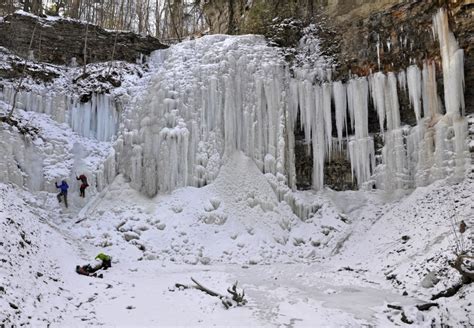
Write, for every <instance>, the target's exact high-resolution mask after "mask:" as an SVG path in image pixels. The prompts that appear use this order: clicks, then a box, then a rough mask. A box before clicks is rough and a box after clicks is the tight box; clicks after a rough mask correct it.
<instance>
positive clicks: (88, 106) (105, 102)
mask: <svg viewBox="0 0 474 328" xmlns="http://www.w3.org/2000/svg"><path fill="white" fill-rule="evenodd" d="M14 93H15V91H14V87H13V86H12V85H10V84H5V85H4V86H3V92H2V93H0V99H1V100H4V101H5V102H6V103H8V104H10V105H12V104H13V98H14ZM15 106H16V108H19V109H25V110H29V111H33V112H38V113H45V114H48V115H50V116H51V117H52V118H53V119H54V120H55V121H57V122H59V123H67V124H68V125H69V126H70V127H71V128H72V129H73V131H74V132H77V133H78V134H79V135H81V136H84V137H88V138H94V139H97V140H99V141H110V140H112V138H113V137H114V136H115V135H116V134H117V131H118V124H119V117H120V113H119V112H118V108H119V107H118V106H116V104H115V101H114V99H113V97H112V96H110V95H107V94H93V95H92V97H91V100H90V101H88V102H86V103H81V102H80V100H79V99H77V98H73V97H71V96H69V95H66V94H64V93H55V92H51V91H50V90H46V89H45V90H42V91H36V92H35V91H24V90H21V91H19V92H18V94H17V98H16V105H15Z"/></svg>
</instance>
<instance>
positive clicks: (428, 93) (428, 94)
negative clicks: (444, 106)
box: [422, 62, 440, 118]
mask: <svg viewBox="0 0 474 328" xmlns="http://www.w3.org/2000/svg"><path fill="white" fill-rule="evenodd" d="M422 75H423V90H422V93H423V113H424V116H425V117H426V118H434V117H436V116H437V115H438V114H440V113H439V102H438V91H437V87H436V69H435V65H434V63H432V62H431V63H428V62H425V63H424V64H423V73H422Z"/></svg>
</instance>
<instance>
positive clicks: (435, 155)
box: [115, 10, 467, 199]
mask: <svg viewBox="0 0 474 328" xmlns="http://www.w3.org/2000/svg"><path fill="white" fill-rule="evenodd" d="M433 25H434V32H435V35H436V37H437V38H438V39H439V42H440V45H441V49H442V59H443V62H442V66H443V78H444V81H445V83H444V86H445V94H444V99H445V105H444V107H443V104H442V102H441V100H440V98H439V96H438V93H437V90H436V69H435V65H434V63H432V62H425V63H424V65H423V68H422V69H420V68H419V67H418V66H416V65H413V66H410V67H408V68H407V69H406V71H402V72H398V74H396V73H395V72H388V73H383V72H376V73H373V74H371V75H370V76H368V77H354V78H352V79H351V80H349V81H347V82H345V83H343V82H341V81H331V74H330V72H329V73H328V72H327V71H326V67H324V62H319V63H318V64H319V65H322V66H319V67H316V68H314V69H309V68H308V67H305V68H301V69H296V70H293V71H292V72H291V73H290V72H289V69H288V68H287V66H286V64H285V62H284V60H283V57H282V55H281V54H280V53H279V51H278V49H277V48H271V47H269V46H267V45H266V44H265V41H264V39H263V38H261V37H258V36H239V37H231V36H224V35H214V36H207V37H204V38H201V39H197V40H193V41H189V42H184V43H182V44H178V45H176V46H174V47H172V48H170V49H167V50H163V51H159V52H157V53H155V54H154V57H153V58H152V63H151V64H152V65H154V66H156V70H157V71H156V73H155V76H154V78H153V79H152V81H151V83H150V87H149V88H148V90H145V91H144V92H143V93H142V94H140V96H139V97H137V100H136V101H135V105H134V106H132V108H130V109H129V110H128V112H127V113H126V115H125V116H126V119H125V124H124V131H122V133H121V136H120V137H119V139H118V141H117V143H116V147H115V148H116V152H117V157H118V158H119V170H120V172H122V173H124V174H125V175H126V176H128V177H129V178H130V179H131V183H132V186H133V187H134V188H136V189H138V190H141V191H144V192H145V193H147V194H148V195H155V194H156V193H157V192H160V191H163V192H168V191H171V190H173V189H175V188H177V187H181V186H188V185H190V186H203V185H205V184H207V183H209V182H211V181H213V180H214V178H215V177H216V174H217V173H218V170H219V167H220V164H221V162H222V160H223V159H224V158H225V157H226V155H227V154H230V153H232V152H233V151H235V150H241V151H243V152H244V153H245V154H247V155H248V156H249V157H251V158H252V159H254V161H255V162H256V163H257V166H258V167H259V168H260V170H261V171H262V172H264V173H271V174H273V175H275V176H276V177H277V179H278V180H279V181H280V182H283V183H284V184H286V185H287V186H289V187H290V188H294V187H295V165H294V132H293V131H294V129H295V127H296V124H297V122H298V118H299V122H300V124H301V128H302V129H303V130H304V132H305V137H306V140H307V141H309V142H310V145H311V146H310V147H312V154H313V188H314V189H316V190H319V189H321V188H322V187H323V186H324V165H325V162H326V161H330V160H331V155H332V153H333V152H334V151H336V150H337V151H344V152H346V154H347V156H348V158H349V159H350V163H351V167H352V172H353V176H354V179H356V180H357V183H358V185H359V187H374V186H377V187H379V188H384V189H388V190H390V189H396V188H411V187H415V186H420V185H426V184H428V183H430V182H432V181H434V180H436V179H439V178H443V177H455V178H462V177H463V175H464V171H465V163H466V144H465V140H466V138H465V137H466V131H467V123H466V120H465V118H464V117H463V101H462V97H463V90H462V87H463V85H462V83H463V82H462V81H463V66H462V58H463V54H462V50H460V49H459V47H458V46H457V43H456V40H455V39H454V36H453V35H452V33H451V32H450V31H449V28H448V25H447V18H446V13H445V12H444V11H443V10H441V11H440V12H439V13H438V14H437V15H436V16H435V17H434V24H433ZM400 92H407V93H408V96H409V99H410V101H411V106H412V107H413V110H414V112H415V116H416V119H417V122H418V124H417V126H415V127H409V126H402V123H401V122H400V112H399V110H400V108H399V107H400V105H399V100H398V99H399V93H400ZM370 103H372V104H373V107H374V108H375V110H376V112H377V115H378V119H379V124H380V130H381V131H382V135H383V141H384V148H383V150H382V160H381V163H377V162H376V158H375V157H376V156H375V149H374V139H373V136H372V135H370V134H369V130H368V110H369V105H370ZM333 113H334V115H333ZM443 113H445V114H443ZM334 119H335V122H333V120H334ZM333 123H335V124H333ZM333 126H335V127H336V131H333ZM348 131H350V132H352V135H350V136H349V134H348V133H347V132H348ZM377 164H379V165H378V166H377V167H376V165H377ZM280 198H281V199H282V198H284V196H282V195H280Z"/></svg>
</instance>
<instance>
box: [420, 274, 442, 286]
mask: <svg viewBox="0 0 474 328" xmlns="http://www.w3.org/2000/svg"><path fill="white" fill-rule="evenodd" d="M438 282H439V278H438V277H436V273H434V272H428V274H427V275H426V276H425V277H424V278H423V280H421V287H423V288H432V287H433V286H434V285H436V284H437V283H438Z"/></svg>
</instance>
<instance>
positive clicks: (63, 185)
mask: <svg viewBox="0 0 474 328" xmlns="http://www.w3.org/2000/svg"><path fill="white" fill-rule="evenodd" d="M54 184H55V185H56V188H59V189H60V190H61V191H60V192H59V194H58V196H57V197H58V201H59V202H60V203H61V196H62V197H64V205H66V208H67V190H68V189H69V186H68V184H67V182H66V180H63V181H61V184H60V185H59V186H58V183H57V182H55V183H54Z"/></svg>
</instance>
